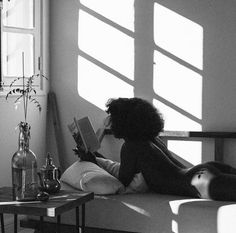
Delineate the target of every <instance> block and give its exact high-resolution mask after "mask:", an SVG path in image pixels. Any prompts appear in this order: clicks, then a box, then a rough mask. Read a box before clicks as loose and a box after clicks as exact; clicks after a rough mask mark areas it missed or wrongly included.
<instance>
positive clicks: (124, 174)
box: [119, 143, 137, 186]
mask: <svg viewBox="0 0 236 233" xmlns="http://www.w3.org/2000/svg"><path fill="white" fill-rule="evenodd" d="M136 159H137V157H136V154H135V148H134V147H133V146H130V145H129V143H124V144H123V146H122V148H121V152H120V170H119V180H120V181H121V182H122V183H123V185H124V186H128V185H129V184H130V182H131V181H132V179H133V177H134V175H135V174H136V171H137V168H136V164H137V162H136Z"/></svg>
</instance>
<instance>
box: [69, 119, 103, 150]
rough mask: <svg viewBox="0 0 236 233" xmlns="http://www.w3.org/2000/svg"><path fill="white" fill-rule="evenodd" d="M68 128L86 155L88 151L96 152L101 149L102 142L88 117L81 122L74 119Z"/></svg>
mask: <svg viewBox="0 0 236 233" xmlns="http://www.w3.org/2000/svg"><path fill="white" fill-rule="evenodd" d="M68 128H69V130H70V132H71V134H72V136H73V138H74V140H75V142H76V144H77V146H78V147H80V148H81V149H83V150H85V152H86V153H87V152H88V151H90V152H94V151H96V150H98V149H99V148H100V141H99V139H98V137H97V135H96V133H95V131H94V129H93V126H92V124H91V122H90V120H89V118H88V117H83V118H81V119H79V120H78V119H76V118H74V121H73V122H72V123H71V124H69V125H68Z"/></svg>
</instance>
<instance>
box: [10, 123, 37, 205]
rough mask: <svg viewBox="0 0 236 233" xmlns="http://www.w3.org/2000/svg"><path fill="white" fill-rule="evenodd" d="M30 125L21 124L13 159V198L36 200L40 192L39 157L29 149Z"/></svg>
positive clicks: (17, 199)
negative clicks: (38, 176)
mask: <svg viewBox="0 0 236 233" xmlns="http://www.w3.org/2000/svg"><path fill="white" fill-rule="evenodd" d="M29 139H30V126H29V125H28V123H26V122H21V123H20V124H19V139H18V150H17V151H16V152H15V153H14V155H13V157H12V161H11V166H12V188H13V200H16V201H31V200H36V197H37V194H38V180H37V159H36V156H35V154H34V153H33V152H32V151H31V150H30V149H29Z"/></svg>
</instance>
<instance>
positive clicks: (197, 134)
mask: <svg viewBox="0 0 236 233" xmlns="http://www.w3.org/2000/svg"><path fill="white" fill-rule="evenodd" d="M105 134H106V135H112V131H111V130H110V129H106V130H105ZM160 137H169V138H235V139H236V132H218V131H215V132H214V131H205V132H204V131H164V132H161V133H160Z"/></svg>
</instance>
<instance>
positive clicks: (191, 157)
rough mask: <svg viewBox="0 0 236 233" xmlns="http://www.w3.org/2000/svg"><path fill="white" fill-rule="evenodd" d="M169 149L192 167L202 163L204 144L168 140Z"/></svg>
mask: <svg viewBox="0 0 236 233" xmlns="http://www.w3.org/2000/svg"><path fill="white" fill-rule="evenodd" d="M167 146H168V149H169V150H170V151H172V152H173V153H174V154H176V155H177V156H179V157H181V158H182V159H184V160H185V161H187V162H188V163H191V164H192V165H197V164H199V163H201V162H202V142H199V141H182V140H181V141H178V140H168V143H167Z"/></svg>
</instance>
